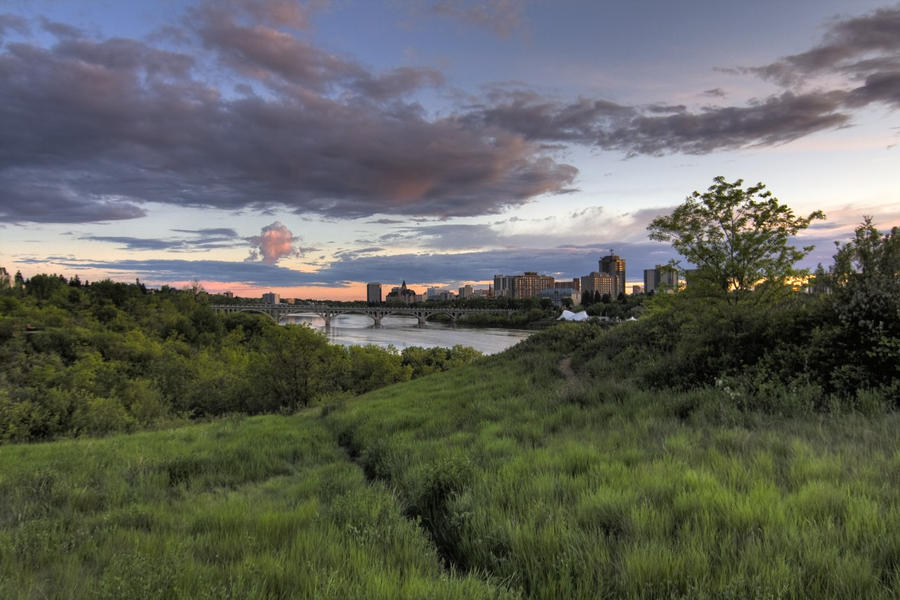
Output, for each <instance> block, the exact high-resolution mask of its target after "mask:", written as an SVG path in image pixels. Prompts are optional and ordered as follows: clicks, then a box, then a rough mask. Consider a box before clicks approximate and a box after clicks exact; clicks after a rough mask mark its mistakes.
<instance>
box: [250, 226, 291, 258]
mask: <svg viewBox="0 0 900 600" xmlns="http://www.w3.org/2000/svg"><path fill="white" fill-rule="evenodd" d="M247 239H248V240H249V242H250V243H251V244H253V245H254V246H255V248H254V249H253V250H251V251H250V256H249V257H248V258H247V260H248V261H256V260H262V262H264V263H266V264H267V265H274V264H275V263H277V262H278V260H279V259H281V258H284V257H285V256H300V249H298V248H294V242H297V241H299V240H300V238H299V237H295V236H294V234H293V233H291V230H290V229H288V228H287V227H285V226H284V225H282V224H281V222H279V221H275V222H274V223H272V224H271V225H266V226H265V227H263V228H262V232H261V233H260V235H255V236H253V237H250V238H247Z"/></svg>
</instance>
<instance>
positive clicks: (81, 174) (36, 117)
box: [0, 2, 577, 222]
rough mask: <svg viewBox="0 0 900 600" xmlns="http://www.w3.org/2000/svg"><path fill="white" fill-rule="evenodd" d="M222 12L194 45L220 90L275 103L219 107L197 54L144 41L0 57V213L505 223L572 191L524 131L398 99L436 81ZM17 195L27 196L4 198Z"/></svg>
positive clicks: (208, 15)
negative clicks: (187, 213) (218, 213)
mask: <svg viewBox="0 0 900 600" xmlns="http://www.w3.org/2000/svg"><path fill="white" fill-rule="evenodd" d="M239 4H241V5H243V4H245V3H239ZM249 4H250V5H253V6H256V7H257V8H259V7H265V6H268V3H266V2H256V3H252V2H251V3H249ZM216 6H218V5H206V8H205V9H204V10H205V12H201V13H194V14H193V16H192V17H191V24H192V26H193V27H194V29H193V30H192V31H195V32H196V34H197V35H198V36H199V37H200V38H201V39H202V40H203V42H204V43H205V44H206V45H207V47H208V48H209V49H210V50H211V51H212V52H213V53H214V56H217V57H219V58H220V59H221V60H222V65H223V67H224V68H225V69H226V70H225V71H224V73H225V75H226V76H228V75H229V74H230V75H233V76H234V77H237V78H242V77H243V78H245V79H244V81H241V83H244V82H246V81H255V82H257V83H258V84H260V85H265V86H266V90H267V91H266V92H265V93H261V94H258V95H257V94H252V93H245V94H242V95H240V96H237V97H233V96H227V95H223V94H221V93H220V92H219V91H218V89H216V88H215V87H212V86H211V85H210V84H209V83H208V82H206V81H205V80H204V79H203V73H201V72H199V67H198V66H197V63H196V61H195V59H194V58H193V57H192V56H190V55H188V54H185V53H180V52H172V51H169V50H162V49H159V48H156V47H153V46H151V45H150V44H149V43H146V42H139V41H136V40H126V39H119V38H113V39H100V40H96V39H91V38H88V37H86V36H84V35H83V34H81V33H79V32H72V31H62V30H61V28H59V27H55V26H53V27H52V29H53V31H54V32H55V33H56V34H57V35H58V36H59V39H58V41H57V43H56V44H55V45H53V46H52V47H43V46H40V45H36V44H32V43H7V44H6V46H5V47H4V48H3V49H2V52H0V80H2V81H3V82H4V85H3V86H0V189H2V190H3V191H2V192H0V215H2V216H3V217H4V218H5V219H7V220H9V221H14V222H26V221H42V222H52V221H54V220H58V221H63V222H77V221H96V220H109V219H117V218H133V217H136V216H141V215H143V209H141V208H140V204H141V203H142V202H148V201H153V202H160V203H169V204H178V205H182V206H197V207H215V208H222V209H251V210H258V211H267V210H268V211H276V210H280V211H283V210H288V211H292V212H296V213H318V214H320V215H325V216H327V217H330V218H348V217H365V216H370V215H373V214H379V213H380V214H387V215H390V214H397V215H405V216H409V215H412V216H432V217H440V218H445V217H453V216H471V215H479V214H489V213H496V212H499V211H500V210H502V209H504V208H505V207H508V206H515V205H520V204H523V203H525V202H528V201H530V200H531V199H532V198H534V197H536V196H539V195H542V194H546V193H558V192H561V191H564V190H565V189H567V187H568V186H570V185H571V183H572V182H573V180H574V178H575V175H576V173H577V170H576V169H575V168H574V167H572V166H570V165H566V164H561V163H559V162H556V161H555V160H554V159H552V158H550V157H548V156H546V155H545V154H544V153H543V150H542V149H541V148H540V145H539V144H535V143H531V142H529V141H528V140H526V139H524V138H523V136H522V135H520V134H518V133H516V132H510V131H506V130H503V129H502V128H499V127H488V128H485V127H481V126H474V125H473V124H471V123H469V122H467V121H465V120H463V119H460V118H457V117H455V116H451V117H444V118H433V117H429V116H428V115H426V114H425V111H424V110H423V109H422V108H421V107H420V106H419V105H418V104H416V103H415V102H407V101H404V100H402V99H401V98H400V96H403V95H405V94H407V93H409V92H411V91H413V90H415V89H416V88H418V87H421V86H423V85H439V84H440V82H441V76H440V74H438V73H437V72H433V71H429V70H423V69H415V68H399V69H394V70H390V71H387V72H385V73H372V72H369V71H368V70H366V69H364V68H363V67H362V66H360V65H359V64H357V63H355V62H353V61H352V60H349V59H346V58H342V57H337V56H334V55H330V54H328V53H325V52H324V51H322V50H319V49H317V48H315V47H313V46H311V45H310V44H309V43H307V42H306V41H304V40H303V39H301V38H300V37H297V36H294V35H293V34H292V33H288V32H285V31H284V30H283V29H276V28H274V27H269V26H267V25H265V24H255V25H254V24H247V23H245V22H244V21H237V20H235V17H234V16H233V15H228V14H225V15H222V14H220V13H219V12H216V10H217V9H216V8H215V7H216ZM259 10H262V9H261V8H260V9H259ZM217 19H218V20H217ZM48 27H49V26H48ZM227 69H232V70H231V71H229V70H227ZM235 69H236V70H235ZM13 186H18V190H19V191H18V192H9V191H8V190H10V188H11V187H13ZM29 190H32V191H33V192H37V191H39V190H43V191H45V192H46V191H47V190H65V191H66V193H65V194H61V193H60V194H56V195H55V197H54V198H53V199H52V201H51V199H50V198H48V197H47V194H46V193H43V196H44V198H43V199H42V200H40V201H41V202H43V203H44V208H43V209H42V210H40V211H38V210H35V209H34V203H32V206H29V193H28V192H29Z"/></svg>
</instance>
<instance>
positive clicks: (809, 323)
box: [544, 220, 900, 414]
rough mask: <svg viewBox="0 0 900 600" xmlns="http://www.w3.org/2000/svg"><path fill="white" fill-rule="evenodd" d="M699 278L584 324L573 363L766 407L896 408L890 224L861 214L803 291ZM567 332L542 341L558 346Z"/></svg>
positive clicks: (898, 246) (565, 342)
mask: <svg viewBox="0 0 900 600" xmlns="http://www.w3.org/2000/svg"><path fill="white" fill-rule="evenodd" d="M703 275H704V273H703V272H702V270H701V271H700V272H698V273H697V274H696V275H695V279H693V280H692V281H691V282H690V283H689V285H688V286H687V288H686V289H685V290H684V291H682V292H679V293H677V294H660V295H657V296H656V297H655V298H653V299H652V300H651V301H649V302H647V303H646V305H645V306H646V310H645V312H644V315H643V316H642V318H641V319H640V320H639V321H638V322H636V323H632V324H630V325H628V326H622V327H616V328H612V329H610V330H608V331H606V332H600V331H599V330H588V329H584V330H583V331H582V333H583V335H584V336H586V339H584V340H579V342H578V350H577V352H576V353H575V356H573V366H575V367H576V370H579V371H581V372H583V373H585V374H588V375H591V376H593V377H595V378H596V379H597V381H607V380H608V378H609V377H610V376H611V375H618V376H620V377H621V376H627V377H631V378H634V379H636V380H637V381H638V383H639V385H640V386H643V387H652V388H656V389H672V388H674V389H680V390H687V389H697V388H704V387H713V388H716V389H717V390H718V391H719V392H720V393H721V395H722V397H723V399H725V400H726V401H727V402H729V403H732V404H734V405H736V406H737V407H739V408H746V409H754V410H757V409H758V410H763V411H765V412H776V413H789V414H799V413H806V412H809V411H831V410H844V409H851V410H860V411H863V412H873V411H875V412H877V411H880V410H883V409H885V408H894V407H896V406H900V228H897V227H895V228H893V230H891V231H890V232H887V233H884V234H882V233H880V232H879V231H878V230H877V229H876V228H875V226H874V225H872V223H871V222H870V221H868V220H867V221H866V222H865V223H864V224H863V225H862V226H860V227H859V228H858V229H857V230H856V234H855V237H854V238H853V239H852V240H851V241H850V242H848V243H846V244H844V245H842V246H840V247H839V248H838V252H837V254H836V255H835V257H834V263H833V264H832V265H831V266H830V267H829V268H827V269H826V268H823V267H821V266H820V267H819V268H818V269H817V271H816V273H815V274H814V276H813V278H812V279H811V280H810V282H809V286H808V292H809V293H802V292H795V291H791V289H790V287H787V286H766V285H759V286H756V287H755V288H753V289H746V290H731V291H723V290H722V288H721V287H719V286H717V285H715V283H714V282H710V281H709V280H705V279H704V277H703ZM548 333H549V332H548ZM571 335H572V332H570V333H569V334H566V335H563V336H560V338H559V340H558V341H556V342H552V341H550V339H549V338H544V339H545V341H546V343H549V344H551V346H553V345H555V346H556V347H558V348H559V349H560V350H562V351H564V348H563V347H564V346H569V347H571V346H572V345H573V341H572V339H571ZM550 337H552V336H550ZM607 387H609V386H607Z"/></svg>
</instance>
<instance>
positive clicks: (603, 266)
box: [600, 250, 625, 296]
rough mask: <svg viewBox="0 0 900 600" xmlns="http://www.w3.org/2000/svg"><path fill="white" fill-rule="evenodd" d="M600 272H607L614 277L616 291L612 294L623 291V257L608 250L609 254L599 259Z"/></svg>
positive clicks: (616, 294)
mask: <svg viewBox="0 0 900 600" xmlns="http://www.w3.org/2000/svg"><path fill="white" fill-rule="evenodd" d="M600 272H601V273H608V274H610V275H612V276H613V277H615V278H616V293H615V294H613V295H614V296H618V295H619V294H624V293H625V259H624V258H622V257H621V256H616V255H615V254H613V253H612V251H611V250H610V254H609V256H604V257H603V258H601V259H600Z"/></svg>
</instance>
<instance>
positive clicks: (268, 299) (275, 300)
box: [262, 292, 281, 304]
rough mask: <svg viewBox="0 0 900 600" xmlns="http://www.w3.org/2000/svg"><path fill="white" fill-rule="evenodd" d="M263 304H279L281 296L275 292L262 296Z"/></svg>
mask: <svg viewBox="0 0 900 600" xmlns="http://www.w3.org/2000/svg"><path fill="white" fill-rule="evenodd" d="M262 301H263V304H279V303H280V302H281V296H280V295H279V294H276V293H275V292H268V293H266V294H263V295H262Z"/></svg>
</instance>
